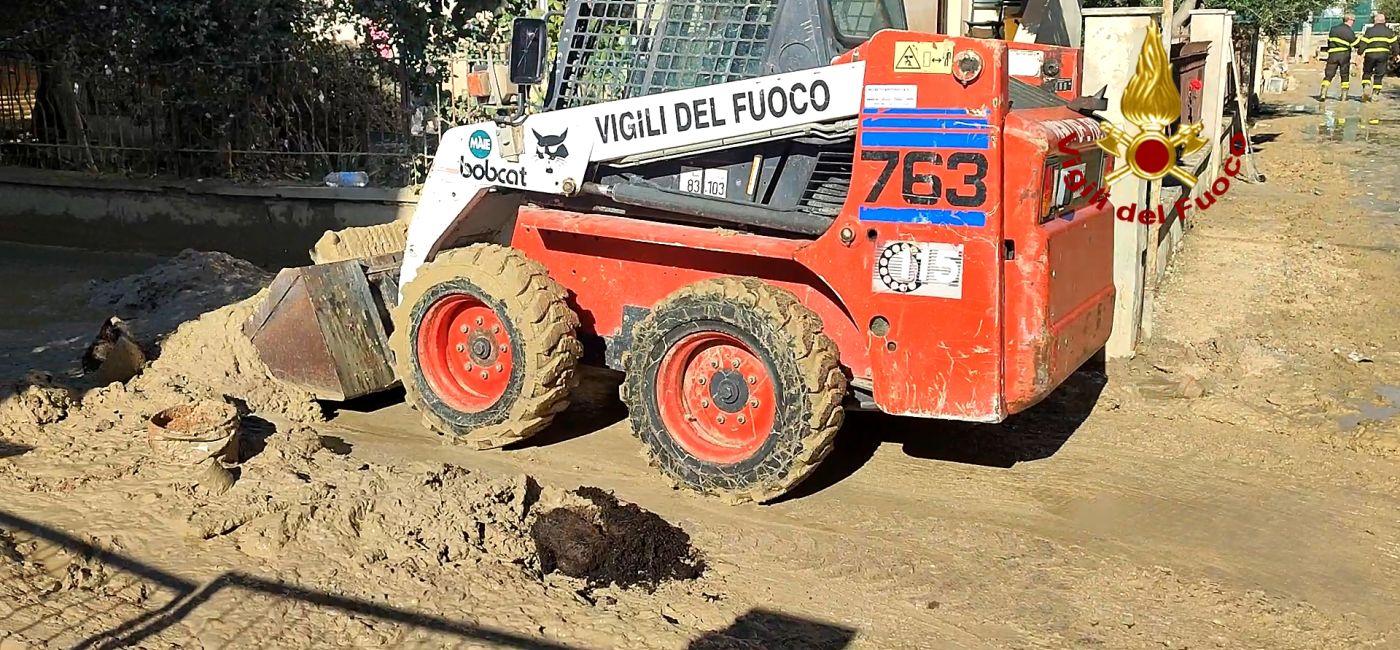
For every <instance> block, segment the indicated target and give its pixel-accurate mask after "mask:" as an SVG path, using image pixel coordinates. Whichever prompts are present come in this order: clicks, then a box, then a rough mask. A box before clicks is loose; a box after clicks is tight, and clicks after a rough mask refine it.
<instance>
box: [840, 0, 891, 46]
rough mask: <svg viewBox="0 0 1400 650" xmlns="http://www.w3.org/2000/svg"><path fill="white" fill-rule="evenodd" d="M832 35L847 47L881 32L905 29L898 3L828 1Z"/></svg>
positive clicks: (849, 0) (870, 0) (858, 0)
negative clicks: (832, 27)
mask: <svg viewBox="0 0 1400 650" xmlns="http://www.w3.org/2000/svg"><path fill="white" fill-rule="evenodd" d="M830 1H831V15H832V18H833V19H835V21H836V32H837V34H838V35H839V36H840V38H841V41H842V42H843V43H846V44H847V45H852V46H853V45H856V44H857V43H858V42H859V41H863V40H865V39H867V38H870V37H871V36H873V35H874V34H875V32H878V31H880V30H882V29H905V27H906V25H907V23H906V22H905V20H904V4H903V1H902V0H830Z"/></svg>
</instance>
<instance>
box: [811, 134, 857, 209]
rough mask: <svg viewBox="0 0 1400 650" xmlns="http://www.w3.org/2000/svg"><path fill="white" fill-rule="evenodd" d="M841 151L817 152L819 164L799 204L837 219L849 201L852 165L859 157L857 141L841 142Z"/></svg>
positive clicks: (813, 171)
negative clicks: (842, 207)
mask: <svg viewBox="0 0 1400 650" xmlns="http://www.w3.org/2000/svg"><path fill="white" fill-rule="evenodd" d="M839 146H840V147H841V149H840V150H837V151H822V152H819V153H818V154H817V164H816V167H815V168H813V170H812V178H811V180H810V181H808V182H807V189H806V190H804V191H803V192H802V201H801V202H800V203H799V207H800V208H801V209H802V210H803V211H805V212H810V213H812V214H819V215H822V216H827V217H832V218H835V217H836V215H838V214H840V213H841V206H844V205H845V204H846V195H848V194H850V192H851V166H852V163H853V159H854V158H855V151H854V143H846V144H844V145H839Z"/></svg>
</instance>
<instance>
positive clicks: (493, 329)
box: [491, 325, 501, 334]
mask: <svg viewBox="0 0 1400 650" xmlns="http://www.w3.org/2000/svg"><path fill="white" fill-rule="evenodd" d="M491 333H492V334H500V333H501V326H500V325H492V326H491Z"/></svg>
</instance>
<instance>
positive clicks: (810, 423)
mask: <svg viewBox="0 0 1400 650" xmlns="http://www.w3.org/2000/svg"><path fill="white" fill-rule="evenodd" d="M696 337H701V338H704V337H717V338H719V339H723V340H728V341H732V342H733V343H732V344H727V345H729V348H726V349H731V348H732V349H736V350H742V349H743V348H747V352H748V353H749V354H751V355H752V358H753V359H755V360H757V361H759V362H761V363H762V367H761V368H760V369H759V371H760V372H762V371H766V372H767V373H768V378H767V379H769V380H771V384H772V389H771V393H770V392H767V391H765V393H764V394H765V395H771V397H772V398H773V399H772V408H773V409H774V412H773V413H771V414H762V413H759V412H758V411H757V409H755V410H753V411H747V410H746V411H744V412H749V413H754V415H751V416H750V417H751V419H753V420H754V421H755V422H756V421H757V420H758V418H760V417H762V418H765V420H771V422H772V427H771V428H770V429H767V431H768V432H767V434H766V436H759V435H755V436H754V440H751V441H747V442H745V443H738V444H737V445H736V447H735V448H737V449H738V451H737V453H742V454H748V455H746V456H744V457H742V458H725V459H724V461H723V462H719V461H716V460H714V457H715V455H710V458H709V459H707V458H702V457H700V455H697V454H696V453H693V452H692V451H691V450H690V449H687V447H686V444H687V443H686V442H684V440H687V439H688V440H690V441H691V442H690V443H689V444H690V445H691V446H692V448H694V447H695V446H696V442H695V440H696V438H695V437H694V436H695V433H693V431H695V430H694V429H692V430H691V431H692V433H687V432H685V431H682V432H681V435H679V436H678V435H677V432H675V431H672V430H670V429H668V426H667V424H666V420H667V419H668V418H670V419H671V421H672V422H676V421H677V416H676V414H675V410H676V408H680V409H682V410H684V409H687V408H689V407H688V406H685V405H681V406H679V407H677V404H681V403H683V402H686V400H687V399H688V398H686V397H679V398H674V399H672V398H668V397H665V396H663V395H662V393H663V391H667V390H673V391H676V393H675V394H684V391H685V387H686V386H689V385H691V384H692V383H694V384H697V385H701V386H703V385H705V384H706V382H705V381H704V375H703V372H702V373H701V374H700V375H698V376H697V375H693V374H692V375H687V374H686V373H685V372H684V371H682V372H681V373H680V374H679V375H677V374H675V373H674V372H672V371H671V370H670V369H669V368H672V367H675V366H678V365H679V366H683V367H690V368H695V367H701V368H708V367H715V368H719V370H716V371H714V372H715V373H716V374H714V375H711V377H713V378H712V379H711V380H710V381H709V386H710V388H709V389H708V390H710V391H711V393H710V395H711V396H712V399H713V402H712V403H711V402H710V400H702V401H701V402H699V404H700V405H701V406H702V407H703V408H706V409H708V408H709V407H710V406H715V407H719V406H720V400H721V399H722V397H721V396H720V393H719V392H716V391H719V390H720V385H721V382H724V381H727V379H726V378H725V377H723V376H721V375H724V374H729V368H728V367H727V366H726V365H719V366H705V365H703V364H702V365H701V366H685V364H684V362H682V361H679V360H678V359H677V358H676V357H668V356H667V355H668V353H670V354H673V355H683V354H684V353H683V352H682V351H683V350H685V349H692V348H690V346H691V345H692V344H690V343H688V342H689V341H694V340H697V338H696ZM633 341H634V342H633V344H632V348H631V350H630V351H629V353H628V354H627V355H625V358H624V360H623V363H624V365H625V367H626V370H627V377H626V379H625V381H624V382H623V385H622V388H621V394H622V399H623V401H624V402H625V403H626V404H627V407H628V409H629V411H630V418H631V424H632V431H633V433H634V434H635V435H636V436H637V437H638V438H639V439H641V441H642V443H643V449H644V453H645V456H646V457H647V459H648V461H650V463H651V464H652V465H653V466H655V467H657V468H658V469H660V470H661V472H662V473H663V474H665V475H666V476H667V477H668V478H670V479H671V480H673V481H674V482H676V483H677V484H679V485H680V486H683V487H686V488H689V489H692V490H695V491H698V492H701V493H703V494H707V495H711V496H717V497H720V498H723V499H725V500H727V501H729V502H731V503H745V502H762V501H768V500H771V499H773V498H776V497H778V496H781V495H782V494H784V493H786V492H788V491H790V490H792V489H793V488H794V487H796V486H797V485H798V484H799V483H801V482H802V481H803V480H804V479H806V478H807V477H808V476H810V475H811V473H812V472H813V471H814V470H815V469H816V467H817V465H818V464H820V463H821V461H822V460H823V459H824V458H825V457H826V456H827V454H829V453H830V452H831V447H832V442H833V440H834V439H835V437H836V432H837V431H838V430H839V429H840V428H841V423H842V421H843V419H844V417H845V411H844V410H843V408H842V400H843V399H844V397H845V394H846V375H845V374H844V372H843V371H842V370H841V367H840V358H839V354H838V352H837V349H836V344H835V343H834V342H833V341H832V340H831V339H830V337H828V336H827V335H826V334H825V333H823V332H822V322H821V318H820V317H818V316H817V315H816V313H814V312H813V311H811V310H810V309H808V308H807V307H806V306H804V305H802V304H801V303H800V302H798V300H797V298H796V297H795V296H793V295H792V294H791V293H790V292H788V291H786V290H784V289H781V288H778V287H775V286H772V285H769V284H766V283H764V282H762V281H759V280H757V279H753V278H718V279H714V280H706V281H703V282H697V283H695V284H692V285H689V286H686V287H683V288H681V289H680V290H678V291H676V292H675V293H673V294H671V295H670V296H668V297H667V298H666V299H665V300H663V301H661V302H660V303H658V304H657V305H656V307H655V308H653V309H652V310H651V313H650V314H649V315H648V316H647V317H646V318H645V319H643V320H642V321H641V322H640V323H638V324H637V327H636V331H635V334H634V337H633ZM701 354H706V353H701ZM716 354H718V353H716ZM739 354H740V355H742V352H740V353H739ZM695 358H697V359H698V358H700V357H695ZM706 358H709V357H706ZM736 358H738V357H736ZM663 366H665V367H663ZM735 367H736V368H737V367H738V366H737V365H736V366H735ZM745 374H747V373H739V372H735V373H733V375H737V376H738V378H739V381H738V382H735V383H732V384H731V385H728V386H726V387H725V388H726V389H728V388H732V387H733V386H739V387H740V388H743V389H744V390H743V395H741V396H740V398H739V399H740V400H747V399H748V396H749V393H748V392H747V387H746V386H742V385H743V384H753V385H755V388H756V389H761V387H762V386H763V385H764V382H759V383H758V384H755V380H754V377H753V376H752V375H751V374H750V375H749V376H748V377H747V378H746V377H744V375H745ZM678 376H679V377H681V379H680V380H677V379H676V377H678ZM691 377H693V378H694V380H693V382H692V381H691V380H690V378H691ZM678 382H679V383H678ZM695 390H696V391H700V392H703V390H702V389H695ZM731 392H732V391H731ZM758 394H759V393H758V392H754V393H752V395H755V396H756V395H758ZM755 401H757V400H755ZM663 402H666V403H667V404H669V405H670V406H663ZM687 403H688V404H690V405H692V406H693V405H695V404H696V402H695V401H694V399H693V398H691V399H690V402H687ZM748 404H749V403H748V402H746V401H742V402H741V403H740V407H743V406H746V405H748ZM732 407H733V402H730V403H729V404H727V405H726V407H725V412H727V413H730V414H731V415H732V414H733V413H735V412H736V411H733V410H729V409H730V408H732ZM665 410H669V411H670V414H669V415H668V414H666V413H663V411H665ZM697 412H701V411H686V414H688V415H694V413H697ZM701 413H703V415H704V416H705V417H708V416H709V415H710V414H712V413H713V414H715V415H716V420H715V421H716V422H725V420H723V419H722V418H719V417H718V416H720V415H723V413H720V412H719V411H709V410H705V411H703V412H701ZM679 419H680V420H681V421H690V422H698V420H699V419H698V418H694V417H680V418H679ZM733 421H734V420H730V422H731V423H732V422H733ZM737 421H738V422H743V420H737ZM697 426H698V425H697ZM705 426H708V424H706V425H705ZM731 426H732V424H731ZM717 427H718V428H723V425H717ZM755 428H757V427H755ZM700 435H702V436H703V435H706V434H700ZM709 440H713V438H710V439H709ZM758 440H761V443H760V442H757V441H758ZM709 444H710V443H709V442H702V443H700V446H702V447H703V446H705V445H709ZM725 444H728V443H727V442H726V443H725ZM752 447H756V449H755V450H753V451H751V452H750V451H749V449H750V448H752ZM716 448H718V449H720V450H721V451H723V452H726V453H727V451H728V449H730V448H729V447H725V446H723V445H720V446H718V447H716ZM701 455H706V454H701Z"/></svg>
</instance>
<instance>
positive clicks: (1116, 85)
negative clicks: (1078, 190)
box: [1084, 7, 1162, 357]
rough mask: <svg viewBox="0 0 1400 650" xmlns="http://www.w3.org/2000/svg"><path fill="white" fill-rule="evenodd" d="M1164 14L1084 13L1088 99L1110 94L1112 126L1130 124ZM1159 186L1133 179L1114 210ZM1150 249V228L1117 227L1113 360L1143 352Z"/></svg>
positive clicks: (1119, 191) (1115, 190) (1115, 195)
mask: <svg viewBox="0 0 1400 650" xmlns="http://www.w3.org/2000/svg"><path fill="white" fill-rule="evenodd" d="M1161 14H1162V9H1161V8H1160V7H1127V8H1113V9H1085V10H1084V91H1085V94H1086V95H1087V94H1092V93H1095V92H1097V91H1098V90H1099V89H1100V88H1107V89H1108V92H1107V93H1106V96H1107V97H1108V110H1106V111H1103V113H1102V115H1103V116H1104V117H1106V118H1108V120H1109V121H1110V122H1113V123H1115V124H1119V125H1126V124H1128V122H1127V120H1125V119H1124V118H1123V113H1122V107H1121V106H1120V102H1121V100H1122V97H1123V89H1124V88H1126V87H1127V85H1128V79H1130V78H1131V77H1132V76H1133V72H1134V70H1135V69H1136V68H1137V55H1138V52H1139V51H1141V50H1142V42H1143V38H1144V37H1145V36H1146V35H1147V27H1148V25H1149V24H1151V23H1153V22H1158V21H1160V20H1161ZM1159 24H1160V22H1159ZM1130 128H1131V127H1130ZM1120 164H1121V162H1120ZM1154 184H1155V183H1148V182H1147V181H1144V180H1142V179H1140V178H1138V177H1137V176H1134V175H1132V174H1128V175H1126V176H1124V177H1123V178H1122V179H1121V180H1119V181H1118V182H1117V183H1115V184H1114V185H1113V187H1112V188H1111V189H1110V192H1109V196H1110V198H1111V200H1112V201H1113V205H1114V206H1123V205H1131V204H1136V205H1138V206H1139V209H1141V207H1142V206H1146V205H1148V204H1149V203H1150V201H1151V200H1152V198H1153V197H1154V196H1155V195H1156V194H1157V193H1156V192H1155V191H1154V188H1153V187H1152V185H1154ZM1147 248H1148V228H1147V227H1146V226H1143V225H1141V224H1138V223H1135V222H1125V221H1118V220H1115V221H1114V232H1113V281H1114V284H1115V286H1116V287H1117V289H1118V295H1117V299H1116V304H1115V305H1114V309H1113V333H1112V335H1111V336H1110V337H1109V339H1108V347H1107V351H1106V352H1107V354H1108V356H1109V357H1124V356H1131V355H1132V353H1133V350H1134V348H1136V347H1137V342H1138V337H1139V331H1140V325H1141V323H1142V320H1143V313H1144V312H1143V310H1144V301H1143V295H1144V291H1145V290H1146V288H1147V277H1146V273H1145V268H1144V267H1145V265H1146V263H1147V255H1146V253H1147Z"/></svg>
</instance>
